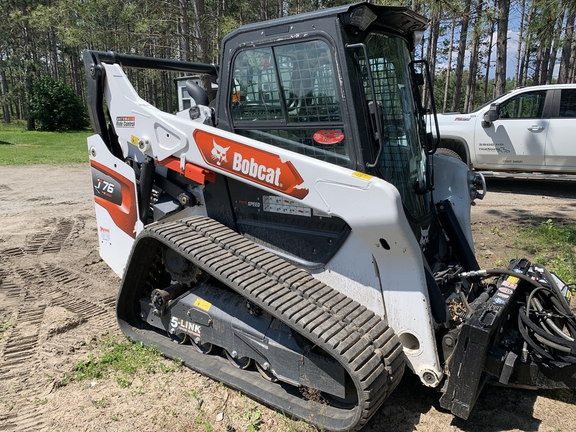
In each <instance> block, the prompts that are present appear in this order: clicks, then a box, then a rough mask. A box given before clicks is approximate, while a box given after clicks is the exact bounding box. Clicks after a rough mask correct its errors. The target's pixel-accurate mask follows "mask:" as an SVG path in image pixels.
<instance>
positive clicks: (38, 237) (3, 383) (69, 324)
mask: <svg viewBox="0 0 576 432" xmlns="http://www.w3.org/2000/svg"><path fill="white" fill-rule="evenodd" d="M83 227H84V223H83V221H82V220H80V219H75V218H62V219H60V218H58V219H50V220H46V221H45V223H44V226H43V227H42V228H41V229H40V230H39V231H38V232H34V233H33V234H31V235H29V236H28V237H27V239H26V244H25V245H24V246H23V247H9V248H6V249H4V250H2V251H0V257H2V258H1V260H0V265H1V268H0V300H2V301H1V303H0V317H3V319H4V320H5V321H4V322H5V323H8V324H9V325H8V324H7V327H8V328H7V329H6V331H4V332H3V334H2V336H3V339H4V340H3V341H1V342H2V343H1V344H0V389H1V391H0V395H1V396H0V431H3V430H15V431H32V430H42V429H45V428H46V426H47V425H46V424H45V422H46V418H47V416H46V415H45V414H46V409H45V408H44V404H45V403H46V400H47V399H46V396H47V395H48V394H49V393H50V392H51V391H52V388H53V387H54V385H55V382H54V379H53V378H52V373H53V372H62V370H61V368H59V367H58V366H59V364H62V363H66V364H68V365H69V358H68V356H69V355H70V354H71V353H73V352H75V351H78V350H79V349H80V348H81V347H82V346H83V345H85V343H86V341H87V340H89V339H90V338H91V337H92V336H93V335H94V334H97V333H98V329H100V330H104V329H110V328H114V327H115V326H116V322H115V315H114V303H115V297H114V296H108V297H104V298H101V299H100V300H98V301H92V300H90V299H87V298H85V296H83V293H87V292H89V291H90V290H94V289H97V287H95V286H94V285H93V284H92V283H91V281H90V279H89V277H87V276H85V275H81V274H78V273H74V272H72V271H70V270H67V269H66V268H63V267H62V266H61V265H60V263H58V264H53V263H52V262H50V258H51V257H52V258H53V257H55V256H56V257H57V256H58V254H59V253H60V252H63V251H64V250H66V252H67V253H68V254H69V253H70V249H74V247H75V245H74V239H75V238H76V237H78V235H79V233H80V232H81V230H82V229H83ZM22 258H29V259H27V260H25V261H23V260H22ZM56 261H57V262H58V261H59V260H56ZM23 262H25V263H28V265H26V266H23V265H22V263H23ZM55 311H56V312H57V314H56V315H55ZM95 327H96V330H95ZM68 369H69V366H68ZM31 371H34V373H31ZM39 371H42V372H44V377H46V376H48V379H41V378H40V377H41V376H42V375H41V374H39Z"/></svg>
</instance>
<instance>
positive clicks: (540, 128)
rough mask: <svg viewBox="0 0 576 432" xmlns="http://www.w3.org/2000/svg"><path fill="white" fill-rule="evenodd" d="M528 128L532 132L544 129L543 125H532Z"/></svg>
mask: <svg viewBox="0 0 576 432" xmlns="http://www.w3.org/2000/svg"><path fill="white" fill-rule="evenodd" d="M528 130H529V131H532V132H540V131H541V130H544V126H538V125H532V126H530V127H529V128H528Z"/></svg>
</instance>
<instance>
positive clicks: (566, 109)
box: [559, 90, 576, 118]
mask: <svg viewBox="0 0 576 432" xmlns="http://www.w3.org/2000/svg"><path fill="white" fill-rule="evenodd" d="M559 116H560V117H568V118H575V117H576V90H562V92H561V95H560V113H559Z"/></svg>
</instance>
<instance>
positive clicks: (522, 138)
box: [428, 84, 576, 174]
mask: <svg viewBox="0 0 576 432" xmlns="http://www.w3.org/2000/svg"><path fill="white" fill-rule="evenodd" d="M428 120H429V121H428V127H429V131H430V132H432V134H433V135H434V137H436V136H437V132H436V131H435V127H434V122H433V121H432V119H431V118H430V119H428ZM438 126H439V131H440V142H439V145H438V150H437V153H440V154H444V155H448V156H453V157H457V158H459V159H461V160H462V161H463V162H465V163H467V164H468V165H469V166H470V167H471V168H473V169H477V170H482V171H506V172H537V173H552V174H576V84H562V85H560V84H557V85H543V86H534V87H524V88H519V89H516V90H513V91H511V92H509V93H506V94H505V95H502V96H500V97H498V98H496V99H494V100H492V101H490V102H488V103H486V104H484V105H483V106H481V107H479V108H477V109H476V110H474V111H472V112H471V113H469V114H454V113H452V114H440V115H438Z"/></svg>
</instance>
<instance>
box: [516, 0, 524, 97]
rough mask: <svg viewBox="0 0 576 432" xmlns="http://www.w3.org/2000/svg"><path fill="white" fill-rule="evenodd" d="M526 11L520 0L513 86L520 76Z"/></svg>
mask: <svg viewBox="0 0 576 432" xmlns="http://www.w3.org/2000/svg"><path fill="white" fill-rule="evenodd" d="M525 13H526V0H523V1H522V10H521V12H520V29H519V31H518V50H517V51H516V73H515V74H514V87H518V86H519V84H518V82H519V80H520V77H521V76H522V75H521V74H520V70H521V69H522V66H521V64H522V48H523V45H522V36H523V33H524V16H525Z"/></svg>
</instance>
